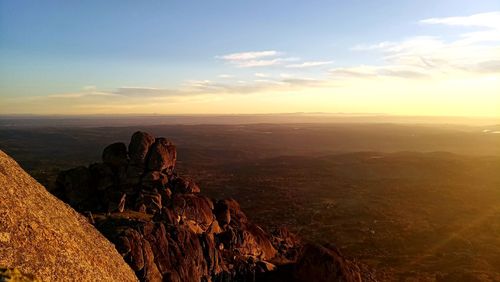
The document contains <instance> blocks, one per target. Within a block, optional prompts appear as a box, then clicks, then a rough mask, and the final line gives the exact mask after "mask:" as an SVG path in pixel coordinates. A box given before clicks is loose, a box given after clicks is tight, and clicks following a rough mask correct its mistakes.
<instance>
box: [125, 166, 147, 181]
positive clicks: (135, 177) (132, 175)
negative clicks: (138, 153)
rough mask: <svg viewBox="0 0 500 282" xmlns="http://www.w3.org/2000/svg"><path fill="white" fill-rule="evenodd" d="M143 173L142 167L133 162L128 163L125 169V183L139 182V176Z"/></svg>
mask: <svg viewBox="0 0 500 282" xmlns="http://www.w3.org/2000/svg"><path fill="white" fill-rule="evenodd" d="M143 173H144V169H143V168H142V167H140V166H138V165H135V164H129V165H128V166H127V169H126V172H125V174H126V180H125V183H126V184H130V185H136V184H139V183H140V182H141V177H142V175H143Z"/></svg>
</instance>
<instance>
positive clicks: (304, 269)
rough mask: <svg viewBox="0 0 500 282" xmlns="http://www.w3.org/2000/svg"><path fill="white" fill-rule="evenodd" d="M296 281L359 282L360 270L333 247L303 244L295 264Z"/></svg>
mask: <svg viewBox="0 0 500 282" xmlns="http://www.w3.org/2000/svg"><path fill="white" fill-rule="evenodd" d="M293 275H294V278H295V280H296V281H304V282H306V281H318V282H330V281H345V282H360V281H361V275H360V269H359V267H357V266H356V265H355V264H353V263H352V262H350V261H348V260H347V259H345V258H344V257H343V256H342V255H341V254H340V252H339V250H337V249H336V248H334V247H331V246H321V245H317V244H305V245H304V247H303V249H302V253H301V256H300V258H299V259H298V261H297V263H296V264H295V269H294V273H293Z"/></svg>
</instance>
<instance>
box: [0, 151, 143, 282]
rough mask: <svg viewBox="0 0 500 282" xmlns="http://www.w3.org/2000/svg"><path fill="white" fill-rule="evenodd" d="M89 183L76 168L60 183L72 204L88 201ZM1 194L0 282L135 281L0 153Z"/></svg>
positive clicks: (89, 229) (75, 216) (91, 231)
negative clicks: (33, 280)
mask: <svg viewBox="0 0 500 282" xmlns="http://www.w3.org/2000/svg"><path fill="white" fill-rule="evenodd" d="M89 178H90V176H89V175H88V170H87V169H86V168H77V169H75V170H72V171H70V172H68V173H67V174H66V177H65V178H63V179H62V180H61V181H62V182H63V183H64V185H65V186H64V187H65V189H66V190H65V191H64V193H67V194H68V197H69V198H72V199H74V200H75V202H74V203H73V204H75V205H80V204H82V202H81V201H88V198H89V196H88V194H87V193H88V190H85V189H87V187H88V184H89V182H88V181H89ZM68 179H70V180H68ZM71 180H78V181H71ZM0 190H1V191H0V267H5V268H8V269H4V270H0V281H4V280H2V279H4V278H5V277H6V276H9V277H10V278H9V279H14V280H12V281H29V280H26V279H30V278H29V277H28V276H26V275H21V273H29V274H32V275H34V276H35V277H37V278H39V279H41V280H42V281H65V280H74V281H137V278H136V276H135V275H134V272H133V271H132V270H131V269H130V267H129V266H128V265H127V264H126V263H125V261H124V260H123V257H122V256H121V255H120V254H119V253H118V252H117V251H116V249H115V247H114V246H113V245H112V244H111V243H110V242H109V241H108V240H107V239H106V238H105V237H104V236H102V235H101V234H100V233H99V231H97V230H96V229H95V228H94V227H93V226H92V225H91V224H89V223H88V222H87V220H86V219H85V218H84V217H83V216H81V215H80V214H79V213H77V212H76V211H75V210H73V209H72V208H70V207H69V206H67V205H66V204H64V203H63V202H61V201H60V200H58V199H57V198H56V197H54V196H53V195H51V194H50V193H49V192H47V191H46V190H45V188H44V187H43V186H42V185H40V184H39V183H38V182H36V181H35V180H34V179H33V178H31V176H29V175H28V174H27V173H26V172H25V171H24V170H23V169H22V168H21V167H19V165H18V164H17V163H16V162H15V161H14V160H12V159H11V158H10V157H8V156H7V155H6V154H5V153H3V152H2V151H0ZM79 199H82V200H81V201H80V200H79ZM14 269H18V270H19V271H17V270H14ZM6 279H7V278H5V280H6ZM16 279H17V280H16ZM7 281H8V280H7Z"/></svg>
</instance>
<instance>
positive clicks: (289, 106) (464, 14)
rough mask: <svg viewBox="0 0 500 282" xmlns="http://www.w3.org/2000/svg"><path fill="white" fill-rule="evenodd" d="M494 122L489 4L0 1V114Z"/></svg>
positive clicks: (493, 5)
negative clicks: (343, 116) (298, 115)
mask: <svg viewBox="0 0 500 282" xmlns="http://www.w3.org/2000/svg"><path fill="white" fill-rule="evenodd" d="M294 112H325V113H377V114H390V115H422V116H473V117H500V1H498V0H492V1H488V0H484V1H481V0H477V1H470V0H453V1H448V0H446V1H439V0H432V1H431V0H418V1H405V0H401V1H388V0H378V1H371V0H370V1H368V0H367V1H359V0H351V1H334V0H331V1H321V0H309V1H294V0H252V1H243V0H241V1H228V0H226V1H221V0H211V1H206V0H204V1H202V0H200V1H153V0H151V1H126V0H120V1H113V0H109V1H92V0H87V1H67V0H64V1H62V0H61V1H54V0H47V1H35V0H33V1H26V0H11V1H6V0H0V114H254V113H294Z"/></svg>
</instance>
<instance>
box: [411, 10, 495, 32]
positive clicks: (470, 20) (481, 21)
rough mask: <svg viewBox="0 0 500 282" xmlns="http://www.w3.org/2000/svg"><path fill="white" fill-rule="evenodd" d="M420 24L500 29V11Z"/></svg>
mask: <svg viewBox="0 0 500 282" xmlns="http://www.w3.org/2000/svg"><path fill="white" fill-rule="evenodd" d="M420 23H421V24H442V25H450V26H472V27H488V28H494V29H500V11H495V12H489V13H480V14H474V15H470V16H465V17H446V18H429V19H424V20H421V21H420Z"/></svg>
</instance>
